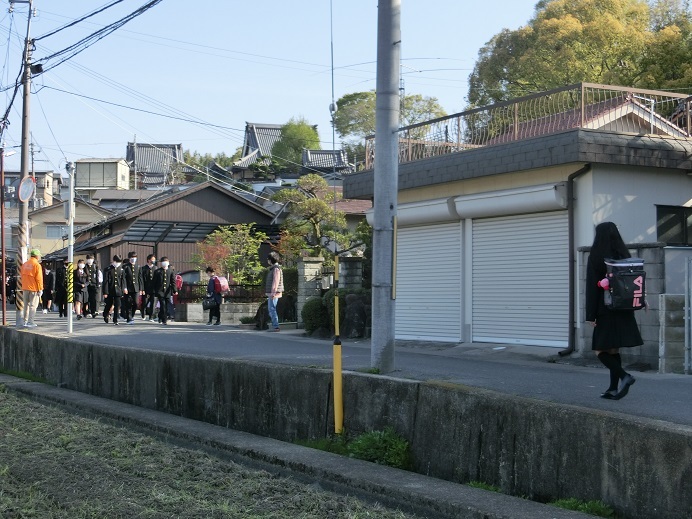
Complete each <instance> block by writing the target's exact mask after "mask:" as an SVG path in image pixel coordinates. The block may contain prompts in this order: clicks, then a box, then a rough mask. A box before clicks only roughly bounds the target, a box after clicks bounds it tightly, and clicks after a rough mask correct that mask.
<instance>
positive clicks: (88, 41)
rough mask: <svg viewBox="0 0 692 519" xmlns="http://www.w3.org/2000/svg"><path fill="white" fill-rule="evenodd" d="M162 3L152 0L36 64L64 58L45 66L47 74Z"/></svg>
mask: <svg viewBox="0 0 692 519" xmlns="http://www.w3.org/2000/svg"><path fill="white" fill-rule="evenodd" d="M161 1H162V0H151V1H150V2H148V3H146V4H144V5H143V6H142V7H140V8H139V9H137V10H136V11H133V12H132V13H130V14H128V15H127V16H125V17H123V18H121V19H120V20H118V21H116V22H113V23H112V24H110V25H107V26H105V27H103V28H101V29H99V30H98V31H95V32H93V33H91V34H90V35H89V36H86V37H85V38H82V39H81V40H79V41H78V42H77V43H74V44H72V45H70V46H69V47H66V48H64V49H63V50H60V51H58V52H55V53H53V54H51V55H50V56H46V57H45V58H42V59H39V60H36V61H35V63H47V62H48V61H50V60H51V59H53V58H57V57H59V56H64V57H63V58H62V59H60V61H58V62H57V63H55V64H53V65H52V66H50V67H46V66H44V67H43V72H47V71H49V70H51V69H53V68H55V67H57V66H58V65H60V64H61V63H64V62H65V61H67V60H69V59H70V58H73V57H74V56H76V55H77V54H79V53H80V52H82V51H84V50H86V49H88V48H89V47H91V46H92V45H93V44H94V43H96V42H97V41H99V40H101V39H103V38H105V37H106V36H108V35H109V34H111V33H112V32H113V31H116V30H117V29H119V28H120V27H122V26H123V25H125V24H126V23H128V22H129V21H131V20H133V19H134V18H136V17H137V16H139V15H141V14H143V13H145V12H146V11H148V10H149V9H151V8H152V7H154V6H155V5H156V4H158V3H160V2H161Z"/></svg>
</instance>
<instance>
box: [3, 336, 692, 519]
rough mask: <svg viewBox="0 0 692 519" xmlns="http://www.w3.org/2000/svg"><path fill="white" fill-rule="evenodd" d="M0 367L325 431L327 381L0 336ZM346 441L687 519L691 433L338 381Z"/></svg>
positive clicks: (422, 462)
mask: <svg viewBox="0 0 692 519" xmlns="http://www.w3.org/2000/svg"><path fill="white" fill-rule="evenodd" d="M0 334H1V338H2V344H1V345H0V366H2V367H3V368H4V369H5V370H10V371H15V372H28V373H31V374H33V375H35V376H38V377H41V378H43V379H45V380H47V381H48V382H49V383H51V384H56V385H59V386H61V387H65V388H68V389H74V390H77V391H81V392H85V393H89V394H93V395H97V396H100V397H105V398H110V399H113V400H118V401H122V402H127V403H131V404H135V405H139V406H142V407H146V408H151V409H156V410H160V411H165V412H169V413H172V414H175V415H180V416H185V417H188V418H193V419H197V420H203V421H206V422H210V423H213V424H217V425H223V426H226V427H230V428H233V429H237V430H242V431H247V432H250V433H253V434H259V435H263V436H269V437H272V438H276V439H279V440H284V441H293V440H295V439H297V438H317V437H324V436H325V435H326V434H329V433H330V432H331V431H332V430H333V415H332V412H333V410H332V396H331V372H329V371H326V370H318V369H310V368H301V367H287V366H274V365H265V364H261V363H252V362H244V361H235V360H220V359H205V358H201V357H194V356H189V355H176V354H168V353H163V352H150V351H142V350H132V349H127V348H118V347H111V346H102V345H93V344H86V343H82V342H78V341H74V340H71V339H61V338H53V337H46V336H42V335H38V334H33V333H26V332H22V331H18V330H15V329H12V328H8V327H3V328H0ZM343 387H344V404H345V408H344V413H345V417H344V419H345V424H346V429H347V431H348V432H349V433H351V434H356V433H358V432H363V431H370V430H381V429H383V428H384V427H386V426H392V427H394V429H395V430H396V431H397V432H398V433H399V434H401V435H402V436H404V437H405V438H407V439H408V440H409V441H410V442H411V445H412V450H413V455H414V459H415V468H416V470H417V471H418V472H420V473H424V474H427V475H430V476H435V477H439V478H443V479H448V480H451V481H456V482H467V481H469V480H480V481H484V482H486V483H489V484H492V485H496V486H498V487H500V488H501V489H502V491H504V492H507V493H510V494H514V495H522V496H528V497H530V498H534V499H539V500H542V499H554V498H564V497H576V498H579V499H583V500H591V499H602V500H603V501H604V502H606V503H607V504H609V505H610V506H612V507H614V508H615V509H617V510H618V511H620V512H621V513H623V514H624V515H625V516H626V517H628V518H633V519H637V518H642V519H643V518H650V517H666V518H669V519H675V518H680V519H682V518H688V517H691V516H692V503H691V502H690V499H689V496H690V495H692V464H691V463H690V460H692V428H690V427H686V426H676V425H671V424H666V423H664V422H660V421H656V420H648V419H641V418H633V417H629V416H624V415H619V414H616V413H610V412H604V411H597V410H590V409H584V408H578V407H573V406H566V405H558V404H554V403H550V402H544V401H537V400H530V399H526V398H520V397H514V396H511V395H505V394H500V393H495V392H492V391H486V390H481V389H477V388H470V387H466V386H461V385H451V384H443V383H430V382H419V381H411V380H400V379H396V378H391V377H385V376H376V375H366V374H360V373H352V372H346V373H344V383H343Z"/></svg>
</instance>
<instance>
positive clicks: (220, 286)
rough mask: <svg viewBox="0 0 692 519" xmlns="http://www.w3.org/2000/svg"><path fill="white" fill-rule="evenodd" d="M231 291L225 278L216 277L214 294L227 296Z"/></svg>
mask: <svg viewBox="0 0 692 519" xmlns="http://www.w3.org/2000/svg"><path fill="white" fill-rule="evenodd" d="M229 291H230V288H229V287H228V280H227V279H226V278H225V277H223V276H216V277H215V278H214V292H215V293H217V294H222V295H225V294H228V292H229Z"/></svg>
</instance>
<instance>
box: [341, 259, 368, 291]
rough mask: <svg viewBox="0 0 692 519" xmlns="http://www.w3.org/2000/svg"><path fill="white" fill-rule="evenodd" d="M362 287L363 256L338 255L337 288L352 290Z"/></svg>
mask: <svg viewBox="0 0 692 519" xmlns="http://www.w3.org/2000/svg"><path fill="white" fill-rule="evenodd" d="M362 287H363V258H359V257H358V256H353V257H348V258H344V257H341V256H340V257H339V288H343V289H344V290H353V289H356V288H362Z"/></svg>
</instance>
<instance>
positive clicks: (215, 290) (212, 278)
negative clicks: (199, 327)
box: [206, 267, 223, 326]
mask: <svg viewBox="0 0 692 519" xmlns="http://www.w3.org/2000/svg"><path fill="white" fill-rule="evenodd" d="M206 273H207V274H208V275H209V283H207V297H208V298H213V299H214V301H215V302H216V306H213V307H212V308H210V309H209V321H207V326H210V325H211V324H212V321H213V319H214V317H216V322H215V323H213V324H214V325H217V326H218V325H220V324H221V301H222V300H223V294H222V291H221V290H222V287H221V280H220V279H219V277H218V276H217V275H216V274H215V273H214V268H213V267H207V270H206Z"/></svg>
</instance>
